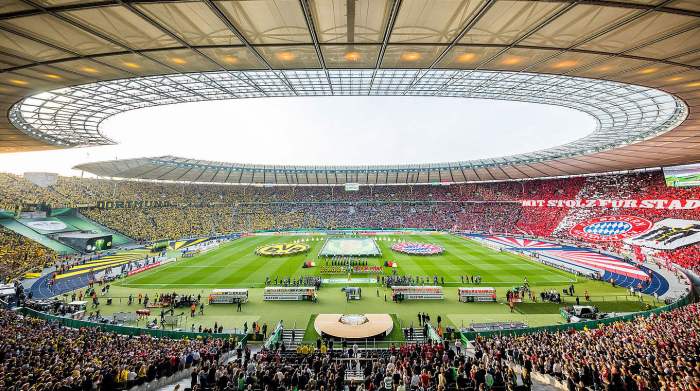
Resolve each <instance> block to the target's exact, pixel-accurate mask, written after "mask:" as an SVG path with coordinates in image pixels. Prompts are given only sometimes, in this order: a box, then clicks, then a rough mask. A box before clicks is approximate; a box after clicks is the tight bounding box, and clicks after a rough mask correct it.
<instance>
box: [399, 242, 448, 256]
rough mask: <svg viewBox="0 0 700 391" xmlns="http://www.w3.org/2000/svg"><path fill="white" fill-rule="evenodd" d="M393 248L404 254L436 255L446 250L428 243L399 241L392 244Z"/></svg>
mask: <svg viewBox="0 0 700 391" xmlns="http://www.w3.org/2000/svg"><path fill="white" fill-rule="evenodd" d="M391 249H392V250H394V251H396V252H399V253H404V254H412V255H435V254H440V253H442V252H443V251H445V249H444V248H442V247H440V246H437V245H434V244H428V243H415V242H399V243H396V244H394V245H393V246H391Z"/></svg>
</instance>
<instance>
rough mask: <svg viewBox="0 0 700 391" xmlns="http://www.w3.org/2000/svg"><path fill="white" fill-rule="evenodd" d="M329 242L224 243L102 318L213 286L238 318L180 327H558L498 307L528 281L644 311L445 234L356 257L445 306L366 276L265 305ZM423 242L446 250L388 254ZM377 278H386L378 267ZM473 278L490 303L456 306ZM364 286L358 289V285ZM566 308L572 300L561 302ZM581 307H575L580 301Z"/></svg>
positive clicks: (118, 292) (119, 286) (543, 312)
mask: <svg viewBox="0 0 700 391" xmlns="http://www.w3.org/2000/svg"><path fill="white" fill-rule="evenodd" d="M327 238H330V236H328V237H327V236H252V237H245V238H241V239H238V240H234V241H232V242H229V243H226V244H223V245H222V246H220V247H219V248H217V249H214V250H211V251H209V252H207V253H204V254H201V255H198V256H195V257H193V258H185V259H180V260H178V261H177V262H174V263H170V264H167V265H165V266H162V267H160V268H156V269H153V270H150V271H146V272H144V273H141V274H138V275H135V276H132V277H129V278H126V279H124V280H120V281H119V282H117V283H116V284H114V285H113V287H112V289H111V290H110V293H109V295H110V297H112V298H113V299H114V300H113V301H114V304H113V305H111V306H101V307H102V308H101V311H102V314H104V315H108V314H110V313H113V312H119V311H127V312H133V311H135V310H136V309H138V308H139V307H138V306H137V304H136V303H134V304H132V305H131V306H128V305H127V300H126V298H127V297H128V296H129V295H133V296H134V297H136V296H137V295H138V294H148V295H149V296H151V297H153V296H154V295H155V294H156V293H169V292H176V293H178V294H195V295H201V296H202V298H204V299H205V298H206V297H208V295H209V293H210V292H211V290H212V289H216V288H238V287H240V288H249V302H248V303H246V304H245V305H244V306H243V311H242V312H236V308H235V305H226V304H223V305H221V304H220V305H207V306H206V307H205V315H204V316H197V317H195V318H188V317H187V315H189V314H188V312H189V311H187V310H186V309H183V312H185V313H186V314H185V317H186V319H185V320H184V322H183V325H181V326H180V328H182V329H188V328H189V327H190V325H195V327H197V326H199V325H203V327H209V326H211V325H213V324H214V322H217V323H218V324H223V325H224V326H225V328H226V329H233V328H240V327H242V325H243V323H244V322H247V323H248V325H250V324H251V323H252V322H253V321H261V322H266V323H268V325H274V324H276V323H277V322H278V321H279V320H283V321H284V322H285V324H286V325H287V327H297V328H306V325H307V322H308V321H309V319H310V317H311V316H312V315H313V314H318V313H390V314H395V315H396V318H397V319H398V321H399V322H400V323H401V325H402V326H405V327H407V326H409V325H411V324H412V323H413V324H414V325H415V324H416V323H417V322H416V320H417V317H416V314H417V313H418V312H427V313H429V314H430V315H431V317H433V316H436V315H441V316H442V318H443V319H445V323H446V324H447V325H451V326H455V327H460V326H464V325H468V324H469V323H472V322H493V321H523V322H525V323H527V324H528V325H530V326H540V325H545V324H556V323H561V322H563V319H562V318H561V316H560V315H559V307H560V306H561V305H559V304H550V303H521V304H518V305H516V308H515V312H514V313H511V312H510V310H509V308H508V306H507V305H506V304H505V292H506V290H508V289H511V288H513V287H515V286H520V285H522V283H523V281H524V279H525V278H526V277H527V280H528V281H529V284H530V287H531V289H533V291H535V293H536V294H539V292H541V291H543V290H550V289H553V290H557V291H559V292H561V290H562V289H563V288H565V287H568V286H569V285H571V284H573V285H574V286H575V289H576V292H577V294H578V295H579V296H581V301H582V302H583V293H584V291H588V292H589V294H590V295H591V304H595V305H597V306H599V307H600V309H601V310H602V311H616V312H631V311H639V310H641V309H642V304H641V303H640V302H639V301H638V300H637V299H635V298H634V297H629V296H628V295H627V291H626V290H625V289H623V288H613V287H612V286H610V285H609V284H607V283H603V282H599V281H591V280H588V279H585V278H577V277H576V276H574V275H572V274H569V273H566V272H563V271H561V270H557V269H554V268H551V267H548V266H544V265H541V264H539V263H535V262H533V261H531V260H529V259H527V258H525V257H522V256H519V255H514V254H510V253H505V252H498V251H495V250H492V249H489V248H487V247H484V246H482V245H480V244H478V243H476V242H473V241H471V240H468V239H465V238H462V237H457V236H454V235H448V234H435V235H377V236H376V237H373V238H374V239H375V242H376V244H377V245H378V247H379V248H380V250H381V253H382V255H381V256H380V257H367V258H356V259H363V260H366V261H367V262H368V265H376V266H381V265H383V264H384V261H387V260H390V261H395V262H396V263H397V264H398V268H397V269H398V271H397V273H398V274H399V275H411V276H422V277H426V276H427V277H429V278H430V280H431V281H432V279H433V276H436V275H437V276H438V278H439V279H442V278H444V281H445V283H444V293H445V299H444V300H440V301H406V302H403V303H394V302H392V301H391V291H390V289H386V288H385V287H383V286H377V284H374V283H368V282H367V280H366V278H368V276H366V275H353V279H354V280H355V281H352V280H350V281H348V279H347V275H323V276H322V277H323V278H333V279H335V281H340V283H338V284H330V285H329V284H324V285H323V286H322V288H321V289H320V291H319V292H318V301H317V302H316V303H312V302H269V301H263V299H262V295H263V287H264V285H265V279H266V278H267V277H269V278H270V279H271V280H273V281H274V279H275V278H278V279H281V278H283V277H300V276H310V275H319V266H322V265H325V264H326V262H329V261H328V260H327V259H326V258H319V257H318V254H319V252H320V251H321V248H322V247H323V245H324V243H325V240H326V239H327ZM397 240H398V241H411V242H420V243H431V244H436V245H439V246H442V247H444V249H445V251H444V253H442V254H440V255H435V256H411V255H406V254H399V253H396V252H394V251H392V250H391V245H392V244H395V243H396V241H397ZM294 241H304V243H306V244H308V245H310V247H311V248H310V250H309V251H308V252H306V253H303V254H296V255H289V256H274V257H270V256H259V255H256V254H255V250H256V248H259V247H260V246H264V245H269V244H278V243H292V242H294ZM308 260H311V261H315V262H316V267H313V268H303V264H304V262H305V261H308ZM383 270H384V274H385V275H390V274H391V273H392V271H391V268H388V267H385V268H384V269H383ZM463 275H469V276H472V275H479V276H481V278H482V283H481V286H485V287H495V288H496V289H497V295H498V302H497V303H461V302H459V300H458V298H457V287H460V286H474V285H473V284H470V283H466V282H465V283H463V282H462V280H461V276H463ZM360 281H364V283H360ZM343 286H360V287H362V289H363V296H362V299H361V300H359V301H349V302H348V301H346V298H345V295H344V294H343V293H342V292H341V290H340V289H341V288H342V287H343ZM564 299H565V300H567V301H568V302H569V303H573V302H574V301H575V297H564ZM646 300H647V301H649V300H651V298H646ZM582 304H583V303H582Z"/></svg>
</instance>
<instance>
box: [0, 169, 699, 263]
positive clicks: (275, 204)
mask: <svg viewBox="0 0 700 391" xmlns="http://www.w3.org/2000/svg"><path fill="white" fill-rule="evenodd" d="M0 185H4V186H0V195H1V196H2V197H1V198H0V200H2V202H3V203H2V204H0V208H3V207H4V208H7V209H11V208H13V207H16V206H17V205H19V204H22V203H46V204H51V205H53V206H56V205H59V206H60V205H82V206H83V208H81V212H82V213H83V214H84V215H86V216H87V217H89V218H92V219H94V220H96V221H98V222H100V223H102V224H104V225H106V226H108V227H110V228H113V229H115V230H116V231H119V232H122V233H124V234H126V235H127V236H129V237H131V238H134V239H136V240H138V241H156V240H161V239H181V238H186V237H199V236H208V235H217V234H226V233H230V232H240V231H251V230H269V229H296V228H323V229H326V228H328V229H334V228H358V227H361V228H432V229H440V230H467V231H476V232H487V233H512V234H530V235H535V236H540V237H555V238H560V239H567V240H569V239H575V238H573V237H571V235H570V234H569V230H570V228H571V227H572V226H573V225H574V224H576V223H577V222H580V221H582V220H585V219H587V218H590V217H596V216H603V215H612V216H615V215H622V214H631V215H634V216H639V217H644V218H648V219H650V220H652V221H658V220H660V219H663V218H667V217H678V218H685V219H698V220H700V210H658V209H629V208H617V209H615V208H566V207H561V208H559V207H557V208H554V207H549V208H547V207H523V206H521V205H520V203H519V200H523V199H543V200H546V199H598V198H605V199H643V198H647V199H669V198H680V199H700V188H689V189H681V188H672V187H667V186H666V185H665V183H664V178H663V174H662V172H660V171H653V172H646V173H633V174H625V175H606V176H592V177H586V178H582V177H581V178H569V179H550V180H535V181H523V182H503V183H480V184H460V185H450V186H447V185H414V186H409V185H405V186H361V187H360V190H359V191H345V190H344V189H343V188H342V187H337V186H336V187H321V186H304V187H293V186H278V187H256V186H222V185H202V184H174V183H152V182H133V181H112V180H100V179H80V178H66V177H59V178H58V180H57V182H56V183H55V184H54V185H51V186H48V187H40V186H37V185H33V184H32V183H31V182H29V181H28V180H26V179H25V178H23V177H19V176H14V175H9V174H0ZM106 200H122V201H139V200H141V201H149V200H150V201H158V200H160V201H168V205H170V206H162V207H138V208H128V209H124V208H120V209H100V208H97V207H90V206H91V205H96V203H98V202H100V201H106ZM464 201H469V202H464ZM604 246H605V247H606V249H608V250H614V251H619V250H620V249H621V246H622V243H620V242H617V243H615V242H610V243H606V244H605V245H604ZM699 253H700V246H697V245H694V246H689V247H686V248H682V249H679V250H674V251H666V252H658V256H660V257H662V258H666V259H670V260H673V261H676V262H677V263H679V264H681V265H684V266H687V267H691V268H696V269H697V268H698V267H699V264H700V262H698V257H697V255H698V254H699Z"/></svg>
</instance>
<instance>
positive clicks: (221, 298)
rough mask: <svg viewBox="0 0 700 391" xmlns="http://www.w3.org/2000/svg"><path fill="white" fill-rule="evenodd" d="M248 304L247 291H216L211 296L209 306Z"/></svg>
mask: <svg viewBox="0 0 700 391" xmlns="http://www.w3.org/2000/svg"><path fill="white" fill-rule="evenodd" d="M246 302H248V290H247V289H214V290H212V291H211V293H210V294H209V304H235V303H246Z"/></svg>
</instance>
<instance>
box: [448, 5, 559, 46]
mask: <svg viewBox="0 0 700 391" xmlns="http://www.w3.org/2000/svg"><path fill="white" fill-rule="evenodd" d="M563 7H564V4H561V3H556V2H545V1H543V2H533V1H510V0H509V1H498V2H496V3H495V4H494V5H493V6H492V7H491V8H490V9H489V11H488V12H487V13H486V14H485V15H484V16H483V17H482V18H481V19H479V21H478V22H477V23H476V24H475V25H474V27H472V28H471V29H470V30H469V31H468V32H467V34H466V35H465V36H464V37H463V38H462V40H461V41H460V43H465V44H468V43H484V44H510V43H512V42H513V41H514V40H515V39H516V38H518V37H519V36H520V35H522V34H523V32H526V31H528V30H530V29H531V28H533V27H534V26H536V25H537V24H539V23H541V22H542V21H543V20H544V19H546V18H547V17H549V16H550V15H552V14H553V13H554V12H556V11H557V10H559V9H561V8H563Z"/></svg>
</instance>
